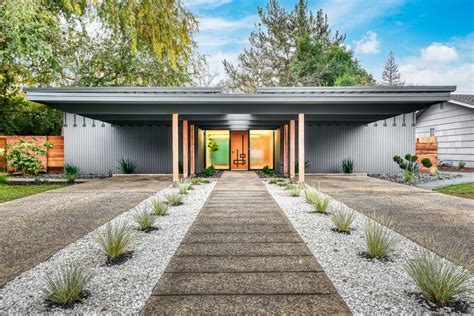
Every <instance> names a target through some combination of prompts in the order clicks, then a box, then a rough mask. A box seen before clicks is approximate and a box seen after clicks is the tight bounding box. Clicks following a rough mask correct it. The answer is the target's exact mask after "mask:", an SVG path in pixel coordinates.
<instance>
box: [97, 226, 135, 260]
mask: <svg viewBox="0 0 474 316" xmlns="http://www.w3.org/2000/svg"><path fill="white" fill-rule="evenodd" d="M96 241H97V243H98V244H99V246H100V248H101V249H102V251H103V252H104V253H105V255H106V256H107V261H113V260H114V259H116V258H118V257H120V256H122V255H123V254H125V252H126V251H127V249H128V247H129V246H130V243H131V242H132V231H131V229H130V227H129V226H128V224H127V223H126V222H121V223H117V224H112V223H111V222H109V223H107V225H106V226H105V228H104V229H102V230H101V231H100V232H99V233H98V234H97V236H96Z"/></svg>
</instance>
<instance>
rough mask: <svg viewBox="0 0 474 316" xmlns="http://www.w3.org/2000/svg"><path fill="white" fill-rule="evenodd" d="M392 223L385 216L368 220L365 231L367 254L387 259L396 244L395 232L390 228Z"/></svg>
mask: <svg viewBox="0 0 474 316" xmlns="http://www.w3.org/2000/svg"><path fill="white" fill-rule="evenodd" d="M392 226H393V225H392V223H391V222H390V221H389V220H387V219H385V218H377V221H375V220H371V219H369V220H367V223H366V225H365V231H364V238H365V244H366V246H367V255H368V256H369V257H371V258H376V259H386V258H387V257H388V255H389V253H390V252H391V251H393V249H394V248H395V246H396V243H397V239H396V235H395V233H394V232H393V231H392V230H391V229H390V228H391V227H392Z"/></svg>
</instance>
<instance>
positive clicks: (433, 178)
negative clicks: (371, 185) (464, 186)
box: [368, 172, 462, 186]
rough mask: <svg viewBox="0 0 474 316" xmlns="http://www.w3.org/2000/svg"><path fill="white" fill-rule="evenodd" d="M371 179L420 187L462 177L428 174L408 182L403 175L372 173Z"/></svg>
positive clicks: (449, 174) (415, 176) (415, 177)
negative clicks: (424, 184)
mask: <svg viewBox="0 0 474 316" xmlns="http://www.w3.org/2000/svg"><path fill="white" fill-rule="evenodd" d="M368 176H369V177H374V178H379V179H382V180H388V181H392V182H397V183H403V184H408V185H415V186H416V185H420V184H423V183H429V182H434V181H440V180H448V179H455V178H459V177H461V176H462V175H460V174H455V173H444V172H440V173H439V174H438V175H437V176H432V175H431V174H428V173H417V174H415V175H414V177H413V180H412V181H410V182H406V181H405V180H404V179H403V173H396V174H388V173H383V174H375V173H371V174H368Z"/></svg>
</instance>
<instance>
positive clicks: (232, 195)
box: [144, 172, 349, 314]
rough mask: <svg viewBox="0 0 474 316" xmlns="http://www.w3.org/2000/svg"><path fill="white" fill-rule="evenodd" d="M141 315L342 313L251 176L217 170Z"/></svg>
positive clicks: (325, 281)
mask: <svg viewBox="0 0 474 316" xmlns="http://www.w3.org/2000/svg"><path fill="white" fill-rule="evenodd" d="M144 313H145V314H236V313H239V314H262V313H265V314H269V313H272V314H335V313H340V314H345V313H349V310H348V308H347V306H346V305H345V303H344V302H343V301H342V299H341V297H340V296H339V294H338V293H337V292H336V289H335V288H334V286H333V285H332V283H331V281H330V280H329V279H328V278H327V276H326V274H325V273H324V271H323V270H322V268H321V267H320V265H319V264H318V263H317V261H316V259H315V258H314V256H312V254H311V252H310V251H309V249H308V247H307V246H306V244H305V243H304V242H303V240H302V239H301V238H300V236H299V235H298V233H297V232H296V231H295V229H294V228H293V227H292V225H291V224H290V222H289V221H288V219H287V218H286V216H285V215H284V214H283V212H282V211H281V209H280V208H279V206H278V205H277V204H276V202H275V201H274V200H273V199H272V197H271V196H270V194H269V193H268V191H267V190H266V189H265V187H264V186H263V184H262V181H261V180H260V179H259V178H258V177H257V175H256V174H255V173H254V172H224V174H223V175H222V177H221V178H220V179H219V180H218V183H217V185H216V187H215V189H214V191H213V192H212V193H211V196H210V197H209V199H208V201H207V202H206V204H205V205H204V207H203V209H202V210H201V211H200V213H199V215H198V217H197V219H196V220H195V222H194V223H193V225H192V226H191V228H190V230H189V232H188V233H187V235H186V237H185V238H184V240H183V242H182V243H181V245H180V246H179V248H178V249H177V251H176V253H175V255H174V256H173V258H172V259H171V261H170V263H169V265H168V267H167V268H166V270H165V272H164V274H163V276H162V277H161V279H160V281H159V283H158V284H157V286H156V287H155V289H154V290H153V293H152V295H151V297H150V298H149V300H148V302H147V305H146V306H145V309H144Z"/></svg>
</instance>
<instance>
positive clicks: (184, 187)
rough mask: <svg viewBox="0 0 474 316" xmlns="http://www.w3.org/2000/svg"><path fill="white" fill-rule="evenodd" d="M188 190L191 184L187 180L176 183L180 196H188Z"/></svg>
mask: <svg viewBox="0 0 474 316" xmlns="http://www.w3.org/2000/svg"><path fill="white" fill-rule="evenodd" d="M189 189H191V182H189V181H187V180H181V181H179V182H178V190H179V193H180V194H188V190H189Z"/></svg>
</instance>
